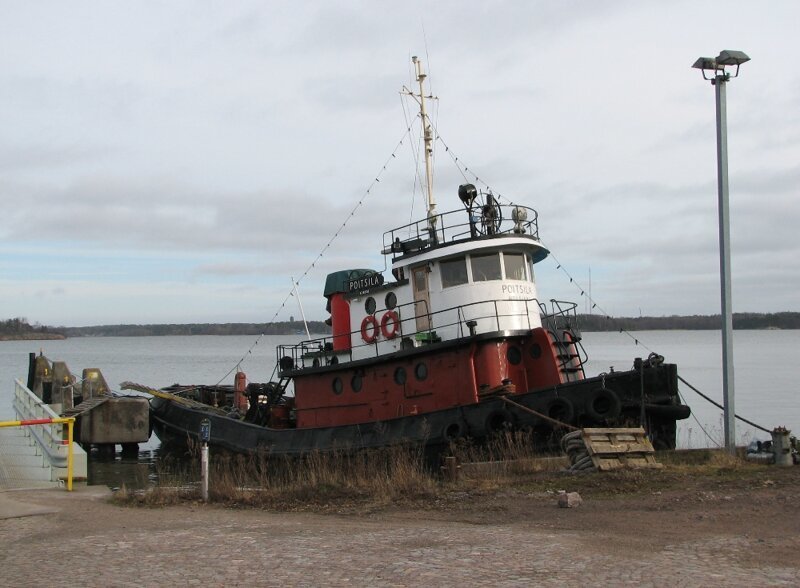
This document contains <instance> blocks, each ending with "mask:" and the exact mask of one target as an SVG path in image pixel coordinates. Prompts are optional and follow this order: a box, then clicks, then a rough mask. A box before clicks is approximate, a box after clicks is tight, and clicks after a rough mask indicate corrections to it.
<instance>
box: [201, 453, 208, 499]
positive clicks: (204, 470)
mask: <svg viewBox="0 0 800 588" xmlns="http://www.w3.org/2000/svg"><path fill="white" fill-rule="evenodd" d="M200 475H201V477H202V488H203V502H208V443H203V447H202V449H201V450H200Z"/></svg>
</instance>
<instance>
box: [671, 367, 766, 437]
mask: <svg viewBox="0 0 800 588" xmlns="http://www.w3.org/2000/svg"><path fill="white" fill-rule="evenodd" d="M678 379H679V380H680V381H681V382H683V383H684V384H686V385H687V386H689V388H691V389H692V390H693V391H694V392H696V393H697V394H698V395H700V397H701V398H705V399H706V400H708V401H709V402H710V403H711V404H713V405H714V406H716V407H717V408H719V409H720V410H725V407H724V406H722V405H721V404H720V403H719V402H716V401H715V400H713V399H711V398H709V397H708V396H706V395H705V394H703V393H702V392H700V390H698V389H697V388H695V387H694V386H692V385H691V384H690V383H689V382H687V381H686V380H684V379H683V378H682V377H681V376H678ZM733 416H735V417H736V418H737V419H739V420H740V421H742V422H743V423H747V424H748V425H750V426H751V427H755V428H756V429H758V430H759V431H764V432H765V433H772V431H770V430H769V429H767V428H766V427H762V426H761V425H757V424H755V423H754V422H753V421H748V420H747V419H746V418H744V417H741V416H739V415H738V414H734V415H733Z"/></svg>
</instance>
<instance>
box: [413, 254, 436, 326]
mask: <svg viewBox="0 0 800 588" xmlns="http://www.w3.org/2000/svg"><path fill="white" fill-rule="evenodd" d="M411 276H412V278H413V281H414V284H413V286H414V315H415V316H416V318H417V331H430V330H431V315H430V312H431V311H430V308H431V297H430V293H429V290H428V265H427V264H425V265H421V266H419V267H415V268H412V269H411Z"/></svg>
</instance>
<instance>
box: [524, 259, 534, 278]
mask: <svg viewBox="0 0 800 588" xmlns="http://www.w3.org/2000/svg"><path fill="white" fill-rule="evenodd" d="M525 259H527V261H528V275H529V276H530V279H531V282H535V281H536V274H534V273H533V258H532V257H531V256H529V255H526V256H525Z"/></svg>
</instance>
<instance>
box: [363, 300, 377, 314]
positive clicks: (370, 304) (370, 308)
mask: <svg viewBox="0 0 800 588" xmlns="http://www.w3.org/2000/svg"><path fill="white" fill-rule="evenodd" d="M377 307H378V304H377V303H376V302H375V299H374V298H373V297H372V296H369V297H367V300H366V301H365V302H364V310H366V311H367V314H375V309H376V308H377Z"/></svg>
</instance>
